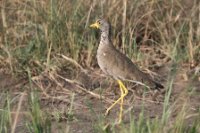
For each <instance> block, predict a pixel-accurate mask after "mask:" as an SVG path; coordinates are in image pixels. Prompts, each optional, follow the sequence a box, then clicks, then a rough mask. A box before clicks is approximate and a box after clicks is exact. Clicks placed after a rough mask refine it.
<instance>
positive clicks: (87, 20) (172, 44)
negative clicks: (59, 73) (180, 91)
mask: <svg viewBox="0 0 200 133" xmlns="http://www.w3.org/2000/svg"><path fill="white" fill-rule="evenodd" d="M0 12H1V14H0V72H2V71H3V72H5V73H9V74H10V73H12V74H13V75H23V76H25V77H28V74H27V70H28V72H29V70H30V73H29V74H30V75H31V76H35V75H40V74H41V72H44V71H46V70H49V69H54V68H55V67H65V66H66V62H62V61H61V60H59V58H60V57H59V56H58V54H63V55H66V56H67V57H70V58H72V59H74V60H75V61H77V62H78V63H79V64H80V65H81V66H83V67H84V68H96V67H97V66H98V65H97V63H96V58H95V56H96V49H97V47H98V42H99V41H98V38H99V33H98V32H97V30H91V29H90V28H89V24H91V23H92V22H94V21H95V20H96V19H97V18H101V17H103V18H106V19H107V20H109V22H110V23H111V25H112V38H113V44H114V45H115V47H117V48H118V49H120V50H121V51H122V52H123V53H125V54H127V55H128V56H129V57H130V58H132V60H133V61H134V62H137V63H138V64H140V65H145V67H147V68H151V66H153V65H154V63H152V62H154V60H155V59H156V61H157V62H159V63H160V64H161V66H164V65H166V63H168V62H175V68H176V64H178V65H181V64H187V66H188V68H189V67H195V66H197V65H199V62H200V2H199V0H129V1H128V0H100V1H98V0H40V1H36V0H2V1H0ZM144 46H145V47H148V48H149V49H150V50H152V51H153V55H152V54H147V55H146V56H145V52H148V50H147V51H145V50H142V48H143V47H144ZM146 62H147V63H146ZM67 67H70V66H67ZM69 69H70V68H69ZM70 70H73V69H70ZM30 75H29V76H30ZM31 76H30V77H29V79H30V78H31ZM0 79H1V77H0ZM168 82H169V84H170V85H169V86H168V88H169V90H170V91H169V92H167V94H166V97H165V99H166V100H165V103H164V109H163V114H162V120H159V119H158V118H156V119H155V120H153V121H150V119H148V118H144V116H143V115H144V114H143V112H142V113H141V116H139V120H138V121H135V119H132V120H131V122H130V127H128V128H127V127H126V126H125V125H121V126H120V127H119V129H120V130H119V131H121V132H127V133H128V132H132V133H138V132H141V133H142V132H143V133H144V132H149V133H152V132H155V133H156V132H157V133H159V132H166V133H167V132H174V133H175V132H176V133H179V132H190V133H197V132H198V131H199V128H200V122H199V119H197V120H196V121H194V122H193V125H190V126H187V125H184V119H185V117H186V115H185V113H186V112H187V109H186V107H185V106H183V107H182V108H181V112H180V113H181V114H182V115H178V116H177V117H176V118H175V119H176V120H175V122H174V123H172V124H171V121H170V120H169V115H170V111H171V110H172V108H171V106H169V99H170V95H171V90H172V82H173V79H172V80H170V81H168ZM29 96H30V98H31V99H29V101H30V105H29V106H30V109H29V115H30V116H31V119H30V122H28V124H27V129H28V130H29V131H30V132H50V131H51V122H50V120H49V119H48V118H47V117H46V115H45V114H44V113H42V111H41V110H40V105H39V103H38V96H37V95H36V94H35V93H31V94H30V95H29ZM7 97H8V96H7ZM10 103H12V100H10V99H9V98H7V99H6V100H5V102H4V107H3V108H4V109H0V117H1V119H0V124H1V125H0V131H2V132H10V128H11V127H12V125H11V123H12V122H11V111H10ZM72 103H73V101H72ZM0 107H1V106H0ZM70 113H71V114H73V113H72V112H70ZM42 116H43V117H42ZM197 117H198V118H199V114H198V115H197ZM146 119H147V120H146ZM95 124H96V125H98V126H96V127H94V128H95V130H97V132H111V131H106V130H104V129H103V128H102V127H103V126H102V124H101V123H94V125H95ZM113 127H114V126H113ZM111 129H112V131H113V132H117V131H118V128H117V129H115V128H114V129H113V128H112V127H111ZM67 130H69V129H66V132H67ZM13 131H15V126H14V127H13Z"/></svg>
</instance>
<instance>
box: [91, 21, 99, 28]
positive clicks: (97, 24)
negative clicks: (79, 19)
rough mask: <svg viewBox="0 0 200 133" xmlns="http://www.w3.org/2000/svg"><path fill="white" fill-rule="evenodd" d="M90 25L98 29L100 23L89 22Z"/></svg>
mask: <svg viewBox="0 0 200 133" xmlns="http://www.w3.org/2000/svg"><path fill="white" fill-rule="evenodd" d="M90 27H91V28H97V29H99V27H100V25H99V23H98V22H95V23H94V24H91V25H90Z"/></svg>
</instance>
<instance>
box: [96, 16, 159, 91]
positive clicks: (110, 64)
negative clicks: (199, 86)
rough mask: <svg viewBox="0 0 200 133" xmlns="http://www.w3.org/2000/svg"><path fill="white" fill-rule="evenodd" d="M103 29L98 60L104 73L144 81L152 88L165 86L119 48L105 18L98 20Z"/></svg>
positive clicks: (100, 27)
mask: <svg viewBox="0 0 200 133" xmlns="http://www.w3.org/2000/svg"><path fill="white" fill-rule="evenodd" d="M96 22H97V23H98V24H99V29H100V31H101V39H100V44H99V47H98V50H97V61H98V64H99V66H100V68H101V69H102V70H103V72H104V73H106V74H108V75H110V76H112V77H113V78H115V79H116V80H117V79H119V80H135V81H139V82H142V83H144V84H146V85H147V86H149V87H150V88H152V89H160V88H163V86H162V85H161V84H160V83H158V82H156V81H154V80H153V79H152V78H151V77H150V76H149V75H148V74H146V73H144V72H142V71H140V70H139V68H138V67H137V66H136V65H135V64H134V63H133V62H132V61H131V60H130V59H129V58H128V57H127V56H126V55H124V54H122V53H121V52H120V51H119V50H117V49H116V48H115V47H114V46H113V44H112V41H111V39H110V28H111V27H110V25H109V23H108V22H107V21H105V20H104V19H99V20H97V21H96Z"/></svg>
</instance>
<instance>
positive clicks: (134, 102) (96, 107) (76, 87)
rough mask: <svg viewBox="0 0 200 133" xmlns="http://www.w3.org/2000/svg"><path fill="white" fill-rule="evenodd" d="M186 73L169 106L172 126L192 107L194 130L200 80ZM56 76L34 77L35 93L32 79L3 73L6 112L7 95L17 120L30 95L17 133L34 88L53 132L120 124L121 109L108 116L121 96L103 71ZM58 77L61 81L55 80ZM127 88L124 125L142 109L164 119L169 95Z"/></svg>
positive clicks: (81, 132) (180, 74) (180, 73)
mask: <svg viewBox="0 0 200 133" xmlns="http://www.w3.org/2000/svg"><path fill="white" fill-rule="evenodd" d="M168 68H169V67H168ZM168 68H167V67H165V68H162V69H159V71H158V73H159V74H160V75H165V76H163V77H162V78H163V79H167V78H169V76H167V75H169V74H170V72H169V69H168ZM60 72H61V71H60ZM166 72H167V73H166ZM187 72H188V69H186V67H185V68H184V67H183V66H181V67H180V68H178V69H177V72H176V76H175V79H174V81H173V90H172V94H171V97H170V105H171V107H172V111H173V112H172V115H171V117H170V121H172V124H173V120H174V119H175V118H176V116H177V115H179V113H180V111H181V109H182V108H183V106H186V108H187V109H186V110H187V112H186V113H187V114H186V118H185V121H186V125H188V126H189V125H191V124H192V123H193V122H194V121H195V119H197V115H196V114H197V113H198V111H199V108H200V102H199V101H200V81H199V79H198V78H199V77H195V78H190V77H187V75H188V74H187ZM51 74H52V73H50V72H46V73H43V74H41V75H40V76H38V77H33V78H32V83H33V87H32V88H31V86H30V82H29V81H28V79H27V78H20V77H15V76H12V75H11V74H5V73H3V72H1V73H0V89H1V90H0V91H1V97H0V98H1V100H0V101H1V102H0V107H1V108H3V106H4V103H5V99H6V95H5V94H6V92H8V93H9V95H10V97H11V99H12V103H11V104H12V106H11V107H12V117H13V119H14V117H15V113H16V110H17V107H18V103H19V100H20V96H21V94H22V93H25V97H24V98H23V101H22V102H23V104H22V107H21V109H20V115H19V119H18V123H17V126H16V127H17V128H16V129H17V130H16V131H17V132H20V133H21V132H26V126H25V120H27V119H28V120H30V119H29V116H28V115H27V112H28V111H29V110H30V104H29V102H28V101H29V99H28V97H29V96H30V91H31V90H33V89H37V90H38V91H39V99H40V100H39V102H40V105H41V109H42V111H43V112H44V113H45V114H47V116H48V118H50V120H51V122H52V132H54V133H56V132H58V131H59V130H60V129H66V130H69V131H70V132H71V133H89V132H90V133H92V132H99V129H98V127H100V125H99V124H101V123H102V122H103V123H102V125H106V124H107V123H111V122H114V121H115V120H117V118H118V112H119V105H116V106H115V108H113V109H112V110H111V112H110V114H109V115H108V116H104V113H105V110H106V108H107V107H109V105H111V103H112V102H113V101H114V99H117V98H118V97H119V89H118V85H117V83H116V82H115V81H114V80H113V79H111V78H108V77H105V76H104V75H103V76H102V73H101V71H100V70H99V69H97V70H92V71H90V72H87V74H85V73H81V72H78V75H76V76H75V77H73V80H69V79H70V77H71V76H70V72H68V71H65V72H63V71H62V73H59V72H57V73H56V74H55V73H53V75H54V76H50V75H51ZM59 74H60V75H61V76H62V78H60V77H59V76H55V75H59ZM99 75H100V76H99ZM185 76H186V78H185ZM66 79H68V80H66ZM162 83H163V84H164V85H165V86H167V84H168V83H167V82H166V80H165V81H162ZM126 85H127V86H128V88H129V95H128V96H127V97H126V99H125V105H124V108H125V111H124V119H123V122H124V123H125V125H126V124H127V125H128V124H129V122H130V114H132V115H133V116H134V118H132V119H135V120H137V119H138V118H139V114H140V113H141V112H142V110H143V111H144V116H145V118H151V119H154V118H157V117H158V118H161V116H162V113H163V103H164V96H165V94H166V93H165V92H158V95H157V96H156V97H155V94H157V92H156V93H155V92H154V91H152V90H147V91H146V92H145V91H144V90H143V89H138V88H140V87H135V88H131V85H130V84H128V83H127V84H126ZM165 90H167V88H165ZM185 103H186V105H185ZM70 107H71V110H70ZM169 126H171V125H169Z"/></svg>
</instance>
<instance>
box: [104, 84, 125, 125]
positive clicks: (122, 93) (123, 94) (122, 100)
mask: <svg viewBox="0 0 200 133" xmlns="http://www.w3.org/2000/svg"><path fill="white" fill-rule="evenodd" d="M117 82H118V84H119V88H120V91H121V96H120V98H119V99H117V100H116V101H115V102H114V103H113V104H112V105H111V106H110V107H109V108H108V109H107V110H106V115H107V114H108V113H109V111H110V110H111V109H112V108H113V107H114V106H115V105H116V104H117V103H118V102H119V101H121V103H120V113H119V123H120V122H121V120H122V113H123V102H124V97H125V96H126V95H127V94H128V89H127V88H126V87H125V86H124V84H123V83H122V81H121V80H117Z"/></svg>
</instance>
